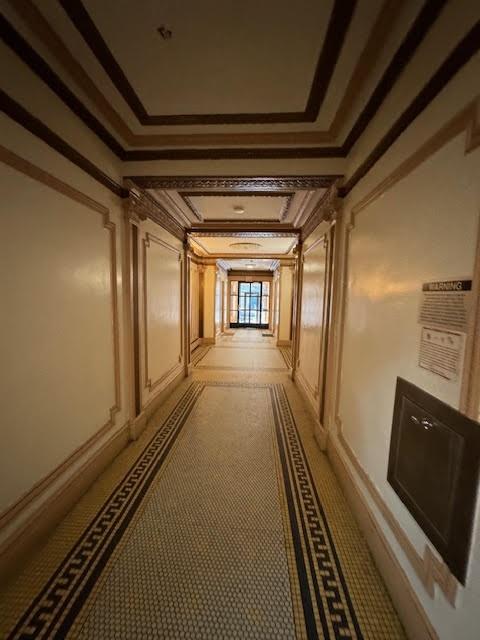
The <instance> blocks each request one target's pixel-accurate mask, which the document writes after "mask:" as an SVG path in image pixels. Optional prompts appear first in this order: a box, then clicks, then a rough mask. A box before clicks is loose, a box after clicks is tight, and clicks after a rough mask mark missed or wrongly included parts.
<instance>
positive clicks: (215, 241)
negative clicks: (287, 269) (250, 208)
mask: <svg viewBox="0 0 480 640" xmlns="http://www.w3.org/2000/svg"><path fill="white" fill-rule="evenodd" d="M193 242H194V243H196V244H198V245H199V246H200V248H201V249H203V251H204V252H205V253H206V254H208V255H226V256H231V255H236V254H238V255H241V256H244V255H252V256H255V255H256V256H260V255H263V254H266V255H287V254H289V253H290V252H291V251H292V249H293V247H294V246H295V245H296V243H297V238H296V237H281V238H261V237H258V236H257V237H250V238H239V237H235V236H201V237H198V236H195V237H193ZM232 245H233V246H232Z"/></svg>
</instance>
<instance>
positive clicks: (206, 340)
mask: <svg viewBox="0 0 480 640" xmlns="http://www.w3.org/2000/svg"><path fill="white" fill-rule="evenodd" d="M201 340H202V342H201V344H202V345H209V344H215V342H216V340H215V338H202V339H201Z"/></svg>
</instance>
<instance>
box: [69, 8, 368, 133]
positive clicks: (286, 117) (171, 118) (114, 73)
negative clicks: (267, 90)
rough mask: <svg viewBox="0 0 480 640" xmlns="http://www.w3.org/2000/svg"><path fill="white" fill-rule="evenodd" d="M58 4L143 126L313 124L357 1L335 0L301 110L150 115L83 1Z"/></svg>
mask: <svg viewBox="0 0 480 640" xmlns="http://www.w3.org/2000/svg"><path fill="white" fill-rule="evenodd" d="M59 2H60V5H61V6H62V8H63V9H64V11H65V13H66V14H67V15H68V17H69V18H70V20H71V22H72V24H73V25H74V27H75V28H76V29H77V31H78V32H79V33H80V35H81V36H82V38H83V39H84V40H85V42H86V44H87V45H88V46H89V48H90V50H91V51H92V53H93V54H94V56H95V57H96V59H97V61H98V63H99V64H100V65H101V66H102V68H103V70H104V71H105V73H106V74H107V76H108V77H109V78H110V80H111V82H112V83H113V85H114V86H115V87H116V89H117V91H118V92H119V93H120V95H121V96H122V97H123V99H124V100H125V102H126V103H127V104H128V106H129V107H130V109H131V110H132V112H133V113H134V114H135V116H136V118H137V120H138V121H139V122H140V124H142V125H144V126H153V125H169V126H172V125H173V126H176V125H198V124H262V123H285V122H314V121H315V120H316V119H317V116H318V112H319V110H320V107H321V105H322V103H323V100H324V97H325V95H326V92H327V89H328V86H329V84H330V80H331V77H332V75H333V71H334V69H335V66H336V64H337V60H338V58H339V56H340V52H341V50H342V47H343V44H344V40H345V37H346V34H347V31H348V28H349V26H350V23H351V20H352V17H353V14H354V10H355V6H356V4H357V2H356V0H334V5H333V9H332V13H331V16H330V19H329V24H328V28H327V33H326V36H325V40H324V42H323V46H322V49H321V51H320V56H319V58H318V61H317V65H316V69H315V74H314V77H313V81H312V85H311V88H310V94H309V97H308V100H307V105H306V107H305V109H304V111H298V112H283V113H282V112H273V113H233V114H225V113H216V114H204V115H202V114H177V115H150V114H149V113H148V112H147V110H146V109H145V106H144V105H143V103H142V101H141V100H140V98H139V97H138V95H137V93H136V92H135V90H134V89H133V87H132V85H131V84H130V82H129V80H128V78H127V77H126V75H125V73H124V72H123V70H122V68H121V67H120V65H119V64H118V62H117V61H116V59H115V57H114V56H113V54H112V52H111V51H110V49H109V48H108V45H107V43H106V42H105V40H104V39H103V37H102V35H101V34H100V32H99V30H98V29H97V27H96V25H95V23H94V22H93V20H92V18H91V16H90V15H89V13H88V11H87V10H86V8H85V6H84V5H83V3H82V1H81V0H59Z"/></svg>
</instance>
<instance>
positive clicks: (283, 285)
mask: <svg viewBox="0 0 480 640" xmlns="http://www.w3.org/2000/svg"><path fill="white" fill-rule="evenodd" d="M293 273H294V269H293V267H291V266H284V265H282V266H281V267H280V278H279V282H280V286H279V320H278V338H277V343H278V344H289V343H290V342H291V335H290V332H291V327H292V304H293Z"/></svg>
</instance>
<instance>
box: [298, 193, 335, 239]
mask: <svg viewBox="0 0 480 640" xmlns="http://www.w3.org/2000/svg"><path fill="white" fill-rule="evenodd" d="M341 206H342V201H341V199H340V198H339V197H338V181H337V182H335V183H334V184H332V185H331V187H330V188H329V189H328V190H327V191H326V192H325V194H324V196H323V198H322V199H321V200H320V202H319V203H318V205H317V206H316V207H315V209H314V210H313V211H312V213H311V214H310V216H309V217H308V218H307V220H306V222H305V224H304V225H303V227H302V239H303V240H305V239H306V238H308V236H309V235H310V234H311V233H312V231H314V230H315V229H316V228H317V227H318V225H319V224H320V223H321V222H331V221H333V220H335V218H336V217H337V214H338V212H339V210H340V208H341Z"/></svg>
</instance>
